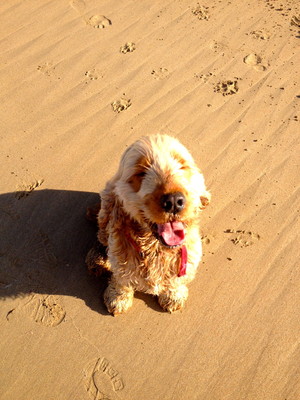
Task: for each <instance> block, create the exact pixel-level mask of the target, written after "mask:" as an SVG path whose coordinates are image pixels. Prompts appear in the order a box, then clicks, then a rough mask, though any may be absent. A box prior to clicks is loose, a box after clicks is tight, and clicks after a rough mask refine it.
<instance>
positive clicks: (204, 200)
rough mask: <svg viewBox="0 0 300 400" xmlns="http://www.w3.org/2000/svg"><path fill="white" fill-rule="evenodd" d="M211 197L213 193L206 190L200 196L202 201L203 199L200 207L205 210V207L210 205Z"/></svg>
mask: <svg viewBox="0 0 300 400" xmlns="http://www.w3.org/2000/svg"><path fill="white" fill-rule="evenodd" d="M210 199H211V194H210V193H209V192H208V191H207V190H205V192H204V193H203V194H202V195H201V196H200V201H201V205H200V209H201V210H203V209H204V208H206V207H207V206H208V205H209V203H210Z"/></svg>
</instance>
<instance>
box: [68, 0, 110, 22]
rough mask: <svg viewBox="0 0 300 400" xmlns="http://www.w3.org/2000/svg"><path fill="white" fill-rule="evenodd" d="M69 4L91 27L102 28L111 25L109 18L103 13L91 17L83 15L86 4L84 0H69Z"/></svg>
mask: <svg viewBox="0 0 300 400" xmlns="http://www.w3.org/2000/svg"><path fill="white" fill-rule="evenodd" d="M69 4H70V6H71V7H72V8H74V10H75V11H77V12H78V14H79V15H80V16H81V18H82V19H83V20H84V21H85V23H86V24H87V25H89V26H92V27H93V28H98V29H99V28H100V29H104V28H106V27H107V26H109V25H111V24H112V23H111V20H110V19H108V18H106V17H105V16H104V15H98V14H96V15H92V16H91V17H86V16H85V15H84V13H85V9H86V4H85V1H84V0H71V1H70V3H69Z"/></svg>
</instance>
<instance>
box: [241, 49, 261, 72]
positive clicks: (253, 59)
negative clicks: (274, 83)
mask: <svg viewBox="0 0 300 400" xmlns="http://www.w3.org/2000/svg"><path fill="white" fill-rule="evenodd" d="M244 63H245V64H247V65H250V66H251V67H253V68H254V69H255V70H256V71H265V70H266V69H267V68H266V67H265V66H264V65H262V59H261V57H260V56H258V55H257V54H255V53H250V54H248V55H247V56H246V57H244Z"/></svg>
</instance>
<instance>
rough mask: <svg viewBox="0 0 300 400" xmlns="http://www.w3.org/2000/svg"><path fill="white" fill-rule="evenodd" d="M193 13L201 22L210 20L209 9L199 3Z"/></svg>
mask: <svg viewBox="0 0 300 400" xmlns="http://www.w3.org/2000/svg"><path fill="white" fill-rule="evenodd" d="M192 13H193V14H194V15H196V17H197V18H198V19H200V20H206V21H207V20H209V12H208V7H206V6H201V5H200V4H199V3H198V5H197V7H195V8H193V9H192Z"/></svg>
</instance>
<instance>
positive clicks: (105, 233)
mask: <svg viewBox="0 0 300 400" xmlns="http://www.w3.org/2000/svg"><path fill="white" fill-rule="evenodd" d="M100 197H101V205H99V209H100V210H99V209H98V210H97V223H98V241H99V242H98V245H97V248H93V249H92V250H91V251H90V252H89V254H88V256H87V260H86V262H87V265H88V268H89V269H90V270H94V271H96V272H99V270H103V269H106V270H109V271H110V272H111V277H110V281H109V284H108V287H107V288H106V290H105V292H104V302H105V305H106V307H107V309H108V311H109V312H110V313H112V314H113V315H117V314H121V313H123V312H125V311H127V310H128V309H129V308H130V307H131V305H132V301H133V296H134V292H135V291H140V292H145V293H149V294H152V295H156V296H158V302H159V304H160V305H161V307H162V308H163V309H164V310H166V311H168V312H174V311H176V310H179V309H181V308H182V307H183V305H184V304H185V302H186V300H187V297H188V288H187V284H188V283H189V282H190V281H192V280H193V279H194V277H195V273H196V270H197V267H198V264H199V262H200V260H201V257H202V245H201V237H200V233H199V214H200V211H201V210H202V209H203V208H205V207H206V206H207V205H208V204H209V201H210V194H209V192H208V191H207V190H206V186H205V183H204V178H203V175H202V173H201V172H200V170H199V169H198V168H197V166H196V164H195V162H194V160H193V158H192V156H191V155H190V153H189V152H188V150H187V149H186V148H185V147H184V146H183V145H182V144H181V143H180V142H179V141H178V140H177V139H175V138H173V137H170V136H167V135H160V134H157V135H153V136H148V137H143V138H141V139H139V140H137V141H136V142H135V143H133V144H132V145H131V146H130V147H128V149H127V150H126V151H125V153H124V154H123V156H122V158H121V162H120V165H119V169H118V171H117V173H116V174H115V176H114V177H113V178H112V179H111V180H110V181H108V183H107V184H106V187H105V189H104V190H103V191H102V192H101V193H100ZM98 211H99V212H98Z"/></svg>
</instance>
